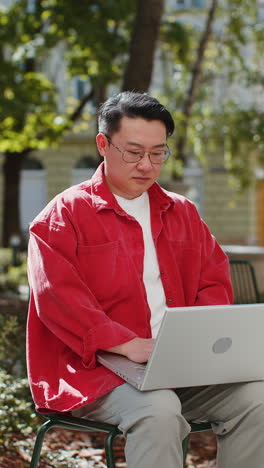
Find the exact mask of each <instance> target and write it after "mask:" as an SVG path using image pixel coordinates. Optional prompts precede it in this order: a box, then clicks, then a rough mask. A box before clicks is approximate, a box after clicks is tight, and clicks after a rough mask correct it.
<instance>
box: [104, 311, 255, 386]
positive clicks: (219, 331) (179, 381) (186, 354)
mask: <svg viewBox="0 0 264 468" xmlns="http://www.w3.org/2000/svg"><path fill="white" fill-rule="evenodd" d="M97 358H98V361H99V362H100V363H101V364H103V365H104V366H106V367H107V368H108V369H111V370H112V371H113V372H115V373H116V374H118V375H119V376H120V377H122V378H123V379H124V380H126V381H127V382H128V383H130V384H131V385H133V386H135V387H136V388H138V389H139V390H142V391H144V390H155V389H160V388H178V387H192V386H200V385H213V384H221V383H231V382H244V381H251V380H263V378H264V304H245V305H228V306H227V305H226V306H205V307H179V308H166V311H165V315H164V317H163V321H162V324H161V327H160V330H159V334H158V336H157V339H156V342H155V345H154V348H153V351H152V353H151V356H150V359H149V361H148V363H147V364H137V363H135V362H132V361H129V359H127V358H126V357H124V356H120V355H118V354H113V353H109V352H103V351H102V352H99V353H98V355H97Z"/></svg>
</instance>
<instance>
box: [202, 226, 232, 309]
mask: <svg viewBox="0 0 264 468" xmlns="http://www.w3.org/2000/svg"><path fill="white" fill-rule="evenodd" d="M200 242H201V270H200V279H199V288H198V293H197V297H196V302H195V305H196V306H202V305H221V304H230V303H233V288H232V284H231V279H230V268H229V260H228V257H227V255H226V254H225V253H224V252H223V250H222V249H221V247H220V245H219V244H218V243H217V241H216V239H215V237H214V236H213V235H212V233H211V232H210V230H209V228H208V227H207V225H206V224H205V223H204V222H203V221H202V220H201V219H200Z"/></svg>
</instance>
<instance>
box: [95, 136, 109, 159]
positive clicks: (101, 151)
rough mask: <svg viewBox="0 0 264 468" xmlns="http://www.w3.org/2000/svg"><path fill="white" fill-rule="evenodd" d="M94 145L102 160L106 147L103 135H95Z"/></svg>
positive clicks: (105, 139)
mask: <svg viewBox="0 0 264 468" xmlns="http://www.w3.org/2000/svg"><path fill="white" fill-rule="evenodd" d="M96 144H97V148H98V151H99V154H100V155H101V156H102V157H103V158H104V157H105V156H106V147H107V145H108V141H107V138H106V137H105V135H104V134H103V133H98V135H96Z"/></svg>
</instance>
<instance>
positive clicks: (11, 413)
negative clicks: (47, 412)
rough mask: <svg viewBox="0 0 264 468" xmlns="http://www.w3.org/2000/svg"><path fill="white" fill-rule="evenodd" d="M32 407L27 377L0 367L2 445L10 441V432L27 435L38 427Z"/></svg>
mask: <svg viewBox="0 0 264 468" xmlns="http://www.w3.org/2000/svg"><path fill="white" fill-rule="evenodd" d="M32 409H33V408H32V403H31V398H30V395H29V389H28V382H27V379H25V378H24V379H20V378H14V377H13V376H11V375H9V374H7V372H5V371H4V370H2V369H0V447H1V446H2V447H3V446H6V445H7V444H8V443H9V437H10V434H16V435H27V434H29V433H30V432H32V431H33V429H36V424H37V418H36V416H35V414H34V413H33V411H32ZM34 426H35V427H34Z"/></svg>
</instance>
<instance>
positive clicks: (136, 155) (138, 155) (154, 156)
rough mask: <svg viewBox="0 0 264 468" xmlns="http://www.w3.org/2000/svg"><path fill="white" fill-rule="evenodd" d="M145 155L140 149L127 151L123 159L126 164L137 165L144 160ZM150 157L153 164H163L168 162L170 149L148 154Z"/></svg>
mask: <svg viewBox="0 0 264 468" xmlns="http://www.w3.org/2000/svg"><path fill="white" fill-rule="evenodd" d="M144 155H145V151H141V150H138V149H135V150H125V151H124V152H123V159H124V161H125V162H128V163H135V162H138V161H140V160H141V159H142V158H144ZM148 155H149V159H150V161H151V163H152V164H162V163H163V162H164V161H167V159H168V157H169V155H170V150H169V148H166V149H164V150H157V151H151V152H150V153H148Z"/></svg>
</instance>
